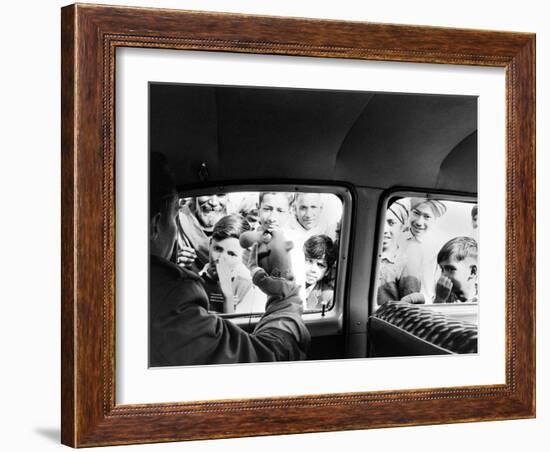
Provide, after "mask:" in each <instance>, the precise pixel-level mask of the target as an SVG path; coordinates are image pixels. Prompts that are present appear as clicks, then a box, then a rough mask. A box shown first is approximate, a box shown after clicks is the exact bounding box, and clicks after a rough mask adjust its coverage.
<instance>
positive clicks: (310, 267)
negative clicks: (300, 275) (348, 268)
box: [306, 256, 328, 285]
mask: <svg viewBox="0 0 550 452" xmlns="http://www.w3.org/2000/svg"><path fill="white" fill-rule="evenodd" d="M327 270H328V266H327V261H326V260H325V259H314V258H312V257H307V256H306V284H308V285H311V284H316V283H317V282H318V281H321V279H323V277H324V276H325V275H326V273H327Z"/></svg>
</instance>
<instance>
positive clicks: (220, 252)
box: [209, 237, 243, 276]
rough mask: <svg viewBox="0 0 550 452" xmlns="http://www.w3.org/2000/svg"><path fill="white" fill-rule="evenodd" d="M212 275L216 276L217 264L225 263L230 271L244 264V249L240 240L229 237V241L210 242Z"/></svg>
mask: <svg viewBox="0 0 550 452" xmlns="http://www.w3.org/2000/svg"><path fill="white" fill-rule="evenodd" d="M209 251H210V252H209V254H210V273H211V274H212V275H213V276H214V274H215V269H216V264H218V263H219V262H220V261H223V263H224V264H226V265H227V266H228V267H229V269H230V270H234V269H235V268H236V267H237V265H238V264H239V263H240V262H242V258H243V249H242V248H241V245H240V244H239V239H236V238H234V237H229V238H227V239H223V240H220V241H219V242H218V241H217V240H214V239H212V240H210V250H209Z"/></svg>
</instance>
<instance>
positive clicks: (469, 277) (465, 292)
mask: <svg viewBox="0 0 550 452" xmlns="http://www.w3.org/2000/svg"><path fill="white" fill-rule="evenodd" d="M439 265H440V267H441V274H442V275H443V276H446V277H447V278H449V279H450V280H451V282H452V283H453V288H452V289H451V290H452V292H453V293H454V294H455V295H456V296H457V297H458V299H459V300H460V301H467V300H471V299H472V298H474V297H475V296H476V295H477V293H476V292H477V259H475V258H472V257H467V258H466V259H464V260H461V261H457V260H456V259H455V258H454V257H453V256H451V257H450V258H449V259H447V260H444V261H442V262H440V263H439Z"/></svg>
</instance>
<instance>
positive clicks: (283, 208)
mask: <svg viewBox="0 0 550 452" xmlns="http://www.w3.org/2000/svg"><path fill="white" fill-rule="evenodd" d="M288 217H289V205H288V198H287V196H286V195H285V194H284V193H267V194H266V195H264V197H263V200H262V203H261V204H260V224H261V225H262V228H263V229H265V230H267V231H269V232H273V231H277V230H279V229H280V228H282V227H284V226H286V224H287V221H288Z"/></svg>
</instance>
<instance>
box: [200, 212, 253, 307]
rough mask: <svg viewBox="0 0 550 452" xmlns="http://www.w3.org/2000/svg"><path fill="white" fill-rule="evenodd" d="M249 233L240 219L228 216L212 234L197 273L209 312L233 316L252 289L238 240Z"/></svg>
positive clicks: (246, 223)
mask: <svg viewBox="0 0 550 452" xmlns="http://www.w3.org/2000/svg"><path fill="white" fill-rule="evenodd" d="M249 230H250V225H249V224H248V222H247V221H246V220H245V219H244V218H243V217H242V216H240V215H235V214H233V215H227V216H225V217H223V218H222V219H221V220H219V221H218V222H217V223H216V224H215V226H214V229H213V230H212V236H211V237H210V242H209V261H208V263H207V264H206V265H205V266H204V268H203V269H202V270H201V271H200V272H199V275H200V276H202V278H203V281H204V287H205V290H206V293H207V294H208V299H209V301H210V310H211V311H216V312H224V313H232V312H235V308H236V305H237V304H239V303H240V302H241V301H242V299H243V298H244V296H245V295H246V294H247V292H248V291H249V290H250V288H251V286H252V279H251V276H250V272H249V271H248V269H247V268H246V266H245V265H244V262H243V251H244V250H243V248H242V247H241V245H240V244H239V237H240V236H241V234H242V233H243V232H245V231H249Z"/></svg>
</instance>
